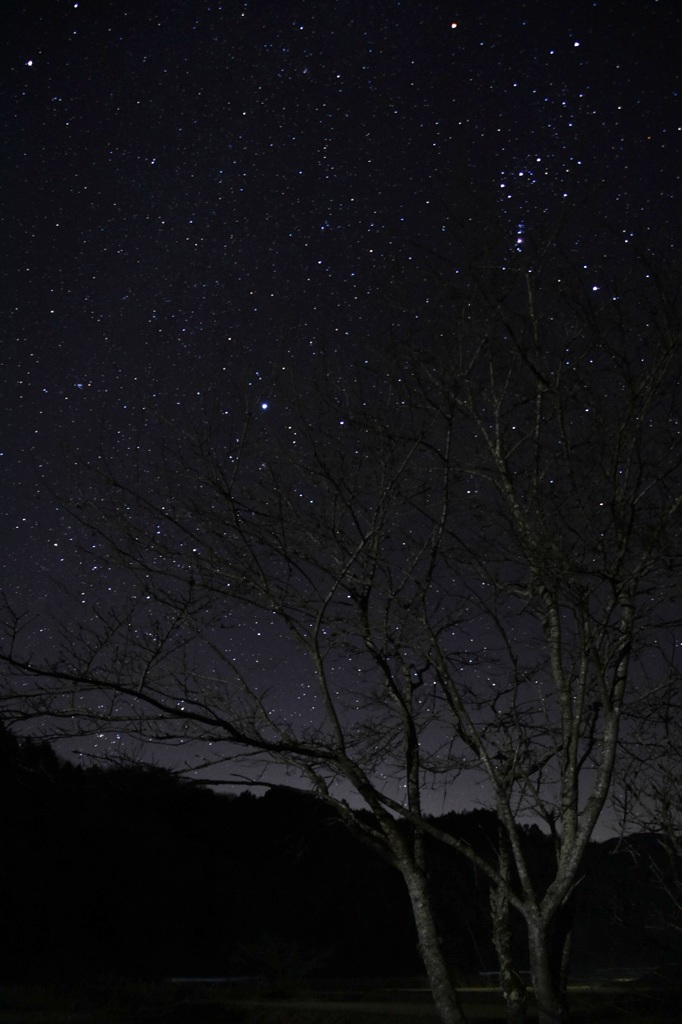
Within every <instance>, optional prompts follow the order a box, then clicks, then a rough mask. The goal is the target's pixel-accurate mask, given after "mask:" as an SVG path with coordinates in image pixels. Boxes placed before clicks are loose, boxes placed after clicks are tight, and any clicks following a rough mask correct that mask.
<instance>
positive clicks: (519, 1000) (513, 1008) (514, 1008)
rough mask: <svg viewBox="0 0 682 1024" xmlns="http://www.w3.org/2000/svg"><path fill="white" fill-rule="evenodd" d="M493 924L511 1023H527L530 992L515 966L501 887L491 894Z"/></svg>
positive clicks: (507, 902)
mask: <svg viewBox="0 0 682 1024" xmlns="http://www.w3.org/2000/svg"><path fill="white" fill-rule="evenodd" d="M490 910H491V916H492V924H493V944H494V946H495V952H496V953H497V961H498V963H499V965H500V989H501V990H502V995H503V997H504V1002H505V1005H506V1007H507V1020H508V1021H509V1024H525V1020H526V1005H527V1001H528V994H527V992H526V986H525V985H524V983H523V981H522V979H521V976H520V975H519V973H518V971H517V970H516V968H515V966H514V960H513V957H512V951H511V928H510V925H509V900H508V899H507V894H506V892H505V891H504V889H502V888H501V887H500V886H496V887H494V888H493V889H492V890H491V893H490Z"/></svg>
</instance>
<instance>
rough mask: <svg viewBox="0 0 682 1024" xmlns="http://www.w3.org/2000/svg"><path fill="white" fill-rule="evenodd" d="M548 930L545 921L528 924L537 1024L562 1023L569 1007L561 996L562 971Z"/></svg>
mask: <svg viewBox="0 0 682 1024" xmlns="http://www.w3.org/2000/svg"><path fill="white" fill-rule="evenodd" d="M550 945H551V944H550V935H549V929H548V928H547V925H546V924H545V923H544V922H538V921H529V922H528V952H529V955H530V969H531V973H532V975H533V988H534V989H535V1002H536V1004H537V1011H538V1024H562V1022H564V1021H565V1020H566V1005H565V1002H564V1000H563V998H562V994H561V981H560V971H559V970H558V969H557V967H558V965H557V964H556V962H555V958H554V957H553V956H552V950H551V948H550Z"/></svg>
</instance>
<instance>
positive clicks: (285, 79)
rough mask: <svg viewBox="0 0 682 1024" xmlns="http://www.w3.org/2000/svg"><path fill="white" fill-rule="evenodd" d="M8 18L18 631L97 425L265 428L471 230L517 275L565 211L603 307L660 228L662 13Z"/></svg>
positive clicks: (40, 588)
mask: <svg viewBox="0 0 682 1024" xmlns="http://www.w3.org/2000/svg"><path fill="white" fill-rule="evenodd" d="M3 20H4V24H3V27H2V33H0V35H1V36H2V43H1V44H0V46H1V47H2V104H1V110H2V113H1V116H2V120H3V124H2V133H3V140H4V159H3V164H2V167H3V206H2V211H3V221H4V226H3V230H2V259H3V264H4V266H3V277H4V285H3V289H2V302H3V304H4V308H3V311H2V341H1V345H2V349H1V352H2V356H1V358H2V373H1V375H0V387H1V388H2V419H1V420H0V429H1V436H0V452H1V454H0V493H1V494H2V499H3V500H2V503H1V506H0V575H1V577H2V587H3V588H4V590H5V591H6V592H7V593H8V594H9V595H10V596H11V597H13V598H14V599H15V600H17V602H18V603H19V604H20V605H27V604H29V605H32V606H36V605H40V603H41V602H43V601H44V600H46V598H48V597H49V595H50V594H51V592H52V584H51V583H50V579H51V578H52V577H54V576H57V577H59V576H60V574H62V575H63V574H64V573H68V572H69V571H71V570H68V569H67V568H65V567H66V566H67V565H68V564H69V549H70V547H71V546H72V545H73V543H75V542H76V541H77V539H78V538H77V536H76V533H77V531H76V528H75V526H74V525H73V524H72V523H71V522H70V521H69V520H68V519H67V518H66V517H65V516H64V515H63V514H62V513H61V512H60V511H59V508H58V502H57V500H56V499H55V497H54V496H53V493H52V492H53V488H54V487H59V484H60V481H62V480H63V479H64V478H65V474H66V472H67V471H68V469H69V464H70V462H71V461H73V460H74V459H75V458H79V457H81V456H85V457H87V455H88V453H89V451H90V449H91V448H92V446H93V445H94V444H95V443H96V441H97V438H98V437H99V431H100V428H101V426H102V425H103V424H104V425H105V427H106V429H107V430H108V431H110V432H112V431H113V432H114V433H115V435H116V436H117V438H118V441H119V444H120V446H121V447H122V448H123V449H125V448H126V446H129V447H130V448H131V449H132V448H134V447H135V446H136V445H138V444H139V443H140V439H139V435H138V434H136V431H135V429H134V424H135V423H136V415H137V410H139V408H140V407H141V406H142V405H143V404H144V403H145V401H147V400H149V399H150V398H151V399H152V400H155V401H158V402H161V403H162V404H164V406H165V408H167V409H169V410H171V412H172V413H173V415H175V416H177V417H178V418H179V419H180V420H181V419H182V416H183V412H184V410H186V409H187V408H188V407H189V405H190V404H191V402H192V401H193V400H194V399H195V398H196V396H197V394H199V395H200V394H201V393H202V392H203V391H204V390H206V389H208V388H209V387H216V386H217V387H218V388H219V387H220V382H221V380H223V379H224V380H225V381H228V380H229V381H233V380H234V379H235V378H238V379H239V380H243V382H244V385H243V386H244V388H246V389H248V388H251V389H253V394H254V395H255V396H256V399H257V401H259V402H261V401H262V402H263V403H268V404H269V405H271V404H272V403H273V402H274V403H275V404H276V395H272V394H271V390H270V381H271V379H272V378H273V376H274V374H275V371H276V370H277V369H279V368H280V367H281V366H288V365H294V366H296V367H298V368H299V369H300V370H301V371H302V372H305V368H306V366H307V364H308V363H309V361H310V360H313V359H315V358H316V356H317V355H318V354H319V353H320V352H323V351H325V350H329V349H332V350H333V351H334V352H335V353H337V354H338V353H341V354H343V353H345V352H346V351H348V352H349V353H351V352H352V353H353V354H354V355H357V354H358V353H362V352H363V351H365V350H367V351H370V350H371V346H372V339H373V337H376V336H377V332H381V331H382V330H383V329H384V328H385V327H386V326H387V325H388V324H389V321H390V318H391V316H393V315H394V314H393V312H392V311H391V310H390V309H389V306H390V303H388V302H387V295H388V294H389V293H390V290H391V287H392V285H393V283H394V280H395V275H396V273H397V270H396V268H400V273H401V274H402V275H405V274H407V277H408V279H409V275H410V274H411V273H412V274H413V275H414V281H415V283H416V284H417V285H418V283H419V280H420V277H419V275H420V274H421V273H422V269H423V264H422V262H421V260H420V253H423V252H424V251H435V252H444V253H445V252H449V251H450V250H449V245H450V237H451V232H452V225H453V222H460V223H461V222H462V221H466V220H467V219H469V220H472V218H473V214H472V211H473V210H475V209H477V208H480V207H483V208H485V207H487V208H491V209H494V210H495V211H496V214H497V215H499V217H500V218H501V220H502V223H503V224H504V226H505V230H506V231H508V237H509V246H510V249H514V248H516V249H518V248H520V247H523V245H524V244H525V237H526V233H527V232H529V231H532V230H540V231H542V230H543V229H547V227H548V225H551V223H552V221H553V218H555V217H556V216H557V215H558V212H559V211H560V210H562V209H563V210H566V209H567V208H568V209H569V210H571V211H572V214H571V216H572V225H573V228H572V230H573V242H574V245H575V251H576V253H577V254H579V258H580V259H581V260H582V261H583V265H584V267H585V271H586V273H587V274H594V276H595V287H596V286H598V271H597V269H596V268H597V266H598V263H599V260H600V258H601V256H602V255H603V246H604V245H605V244H608V245H609V246H611V247H612V248H613V249H615V250H616V251H617V250H618V249H619V247H623V251H625V247H626V246H627V245H632V244H633V242H635V241H636V239H637V233H638V232H639V231H641V229H642V225H643V224H646V225H648V226H649V227H651V226H654V227H660V228H661V230H665V228H666V227H667V226H668V225H672V223H673V221H674V220H675V219H676V218H677V216H678V213H679V204H680V191H681V190H680V167H681V166H682V160H681V159H680V141H681V139H682V116H681V112H680V106H679V86H680V60H679V54H680V52H681V48H680V44H681V43H682V32H681V22H682V14H681V13H679V11H678V7H677V4H675V3H673V2H672V0H640V2H634V0H579V2H566V0H514V2H511V3H510V2H508V0H507V2H500V0H450V2H447V3H446V2H442V0H372V2H367V0H364V2H362V3H359V2H355V0H224V2H222V3H221V2H204V0H164V2H163V3H161V2H159V0H147V2H145V3H134V4H133V3H128V2H126V0H115V2H114V0H79V2H77V3H76V2H71V0H51V2H48V0H35V2H24V3H13V4H10V5H7V7H6V9H5V14H4V19H3ZM595 221H599V222H600V223H603V224H604V225H607V227H608V230H607V231H606V233H605V234H602V236H601V238H600V241H599V242H597V241H595V240H592V241H589V242H588V241H586V239H587V238H588V234H589V227H590V225H593V224H594V222H595ZM605 238H606V239H608V242H607V243H606V242H605V241H604V239H605ZM600 246H601V247H602V248H601V249H600ZM411 268H413V269H411Z"/></svg>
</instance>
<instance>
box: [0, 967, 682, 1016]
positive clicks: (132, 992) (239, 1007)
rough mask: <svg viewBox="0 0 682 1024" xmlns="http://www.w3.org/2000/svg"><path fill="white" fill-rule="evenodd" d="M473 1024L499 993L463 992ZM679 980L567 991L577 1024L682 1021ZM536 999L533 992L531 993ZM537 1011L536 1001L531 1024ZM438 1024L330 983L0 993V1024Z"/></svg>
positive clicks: (500, 1012) (402, 995) (424, 1007)
mask: <svg viewBox="0 0 682 1024" xmlns="http://www.w3.org/2000/svg"><path fill="white" fill-rule="evenodd" d="M460 994H461V998H462V1003H463V1006H464V1009H465V1012H466V1013H467V1015H468V1017H469V1019H470V1020H471V1021H476V1022H478V1024H484V1022H489V1024H498V1022H504V1020H505V1015H504V1007H503V1003H502V999H501V997H500V995H499V993H498V992H497V990H496V989H494V988H463V989H461V991H460ZM681 995H682V992H681V989H680V986H679V985H677V984H676V979H674V978H673V980H672V982H671V981H670V980H669V979H667V980H666V981H663V980H661V979H653V980H652V981H650V982H648V981H647V982H625V983H621V984H611V985H599V986H587V985H585V986H576V987H575V988H573V989H571V991H570V1003H571V1016H570V1021H571V1022H572V1024H680V1021H682V1012H681V1011H680V1006H681V1005H682V1003H681V1002H680V999H681ZM531 1000H532V994H531ZM533 1019H535V1018H534V1013H533V1009H532V1004H531V1010H530V1013H529V1020H531V1021H532V1020H533ZM364 1021H367V1022H369V1024H389V1022H391V1021H398V1022H400V1024H431V1022H433V1024H436V1022H437V1015H436V1013H435V1011H434V1009H433V1006H432V1005H431V1001H430V995H429V993H428V991H426V990H425V989H423V988H400V987H398V986H395V987H390V988H388V987H382V988H375V987H371V988H370V987H360V986H353V985H345V986H344V987H343V988H340V987H336V986H332V985H330V986H329V987H326V988H323V987H319V988H316V990H315V991H308V992H300V993H296V994H292V995H291V996H289V997H287V998H284V997H267V996H264V995H263V994H261V993H258V992H257V991H253V992H248V993H247V992H245V991H243V990H241V991H240V990H238V989H234V988H233V989H230V988H229V987H227V986H223V985H215V984H214V985H207V984H193V985H172V984H166V985H143V984H140V985H137V984H133V983H130V982H121V983H116V982H108V983H106V984H102V985H101V986H99V987H95V986H90V987H89V988H88V990H87V991H83V992H76V991H74V990H73V989H59V988H47V987H45V988H33V989H13V988H4V989H1V990H0V1024H362V1022H364Z"/></svg>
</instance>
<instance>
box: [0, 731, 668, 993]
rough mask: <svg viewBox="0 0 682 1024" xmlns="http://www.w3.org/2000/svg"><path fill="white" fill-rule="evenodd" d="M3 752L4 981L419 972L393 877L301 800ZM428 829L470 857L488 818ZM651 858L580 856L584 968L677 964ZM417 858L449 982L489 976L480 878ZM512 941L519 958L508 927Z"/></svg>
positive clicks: (41, 747)
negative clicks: (453, 970)
mask: <svg viewBox="0 0 682 1024" xmlns="http://www.w3.org/2000/svg"><path fill="white" fill-rule="evenodd" d="M0 751H1V756H0V793H1V799H2V809H3V811H2V813H3V842H2V844H1V845H0V871H1V872H2V878H3V880H4V899H3V912H2V928H3V933H4V935H5V936H6V938H7V940H8V941H7V942H6V944H5V954H4V957H3V958H2V961H1V962H0V979H1V980H2V981H3V982H4V983H16V982H29V981H36V980H42V981H45V980H47V981H49V980H65V981H69V980H73V979H78V980H80V981H82V980H83V979H84V978H90V979H95V978H101V977H104V976H106V977H111V976H118V977H134V978H150V979H161V978H167V977H172V976H193V977H206V976H223V977H224V976H235V975H236V976H245V975H246V976H249V975H250V976H253V977H257V978H259V979H260V980H261V982H262V984H263V985H264V986H265V987H267V988H270V989H271V990H279V991H287V990H288V989H289V988H290V987H291V986H292V985H297V984H299V983H300V982H301V981H302V980H304V979H306V978H314V977H344V976H346V977H351V976H353V977H368V976H369V977H380V976H386V977H390V976H402V977H405V976H409V975H416V974H418V973H420V971H421V969H422V967H421V962H420V958H419V952H418V948H417V938H416V934H415V930H414V923H413V920H412V915H411V911H410V906H409V902H408V899H407V896H406V894H405V891H404V886H403V885H402V882H401V879H400V876H399V873H398V872H397V871H396V870H395V869H394V868H393V867H391V866H390V865H389V864H388V863H386V861H385V860H383V859H382V858H381V857H379V856H377V854H376V853H375V852H374V851H372V850H371V849H369V848H368V847H367V846H366V845H365V844H363V843H362V842H360V841H359V840H358V839H357V838H356V837H355V836H353V835H352V834H351V833H350V832H349V831H348V829H347V828H346V826H345V825H344V823H343V822H342V821H341V820H340V818H339V816H338V815H337V814H336V813H335V812H334V811H333V810H332V809H331V808H330V807H329V806H327V805H325V804H324V803H322V802H321V801H319V800H317V799H315V798H314V797H312V796H311V795H309V794H306V793H296V792H293V791H291V790H287V789H283V788H280V789H273V790H271V791H269V792H268V793H267V794H266V795H265V796H263V797H259V798H257V797H255V796H253V795H251V794H243V795H240V796H238V797H229V796H223V795H218V794H216V793H215V792H214V791H212V790H210V789H207V788H206V787H204V786H198V785H195V784H191V783H187V782H183V781H182V780H180V779H178V777H177V776H175V775H173V774H171V773H169V772H166V771H164V770H162V769H156V768H148V767H147V768H144V767H141V768H118V769H103V768H98V767H90V768H83V767H80V766H74V765H72V764H70V763H68V762H65V761H63V760H61V759H60V758H58V757H57V756H56V754H55V753H54V751H53V750H52V748H51V747H50V746H49V745H48V744H47V743H44V742H40V741H36V740H30V739H17V738H16V737H15V736H13V735H12V734H11V733H9V732H7V731H6V730H2V732H0ZM438 823H439V825H440V827H441V828H445V829H447V830H448V831H451V832H452V834H453V835H456V836H458V837H459V838H461V839H465V840H466V841H467V842H470V843H471V844H472V846H474V847H477V848H478V849H480V850H481V851H482V852H485V849H486V847H487V846H489V845H490V844H494V843H495V842H496V834H497V833H496V824H495V820H494V816H493V815H492V814H491V813H490V812H488V811H473V812H468V813H462V814H449V815H446V816H444V817H442V818H440V819H438ZM525 842H526V844H527V846H528V848H529V854H528V857H529V861H530V862H531V863H532V864H533V865H534V870H535V871H536V872H537V875H538V880H539V881H540V883H541V879H542V876H543V873H545V874H547V873H548V872H549V871H550V870H551V864H550V861H551V855H552V851H551V844H550V843H549V842H548V840H547V837H546V836H543V834H542V833H541V832H540V830H539V829H537V828H530V829H528V830H526V833H525ZM660 851H661V848H660V846H659V845H658V843H657V842H656V840H655V839H654V838H653V837H647V836H639V837H633V838H632V839H631V840H630V842H629V843H627V844H625V845H623V846H620V847H619V846H618V844H617V843H615V842H609V843H604V844H592V846H591V847H590V853H589V860H590V862H591V863H590V870H589V873H588V878H587V879H586V882H585V887H584V890H583V892H582V893H581V895H580V899H579V903H578V908H577V913H576V922H575V931H576V935H577V940H578V941H577V942H576V947H577V948H578V949H579V957H578V962H577V963H576V968H577V969H578V970H582V972H584V973H588V972H591V973H592V974H594V972H595V970H598V969H600V968H602V969H607V968H616V967H622V966H628V967H632V966H636V965H639V966H640V967H641V969H642V970H643V971H644V970H646V969H647V967H649V966H653V965H655V964H657V963H660V962H661V961H663V960H666V959H671V958H672V957H673V956H674V953H675V949H676V942H678V943H679V936H678V937H677V938H676V936H675V932H674V929H673V928H671V923H672V922H671V919H670V912H671V909H672V905H671V903H670V901H669V900H667V898H666V894H665V892H664V890H663V889H662V888H659V887H657V886H656V885H655V884H654V876H653V874H652V872H651V871H650V858H652V857H653V858H654V859H655V863H656V864H657V865H658V867H659V868H664V867H665V857H664V856H662V855H661V852H660ZM428 854H429V872H430V876H431V880H432V883H433V890H434V892H435V893H436V894H437V898H436V906H435V910H436V918H437V923H438V927H439V930H440V933H441V941H442V943H443V947H444V950H445V952H446V955H447V957H448V959H449V960H450V961H451V962H453V963H457V964H458V965H460V968H459V969H460V972H461V974H462V977H461V978H460V980H464V979H465V977H466V975H467V974H468V975H469V976H470V977H471V978H474V977H477V976H478V975H479V974H480V972H482V971H491V970H495V969H496V959H495V951H494V949H493V948H492V946H491V942H490V927H489V921H488V916H489V913H490V911H489V897H490V885H489V883H488V881H487V880H486V878H485V877H484V876H482V875H481V874H480V873H477V872H476V871H474V870H473V868H472V867H471V864H470V863H469V861H467V860H466V859H464V858H460V860H459V862H458V863H457V866H456V870H453V866H452V859H451V857H450V856H449V855H448V856H445V854H444V851H443V849H442V847H441V846H440V845H437V844H430V845H429V850H428ZM635 854H637V855H636V856H635ZM455 910H456V913H455ZM453 923H456V924H457V930H456V931H455V930H453V927H452V925H453ZM513 933H514V934H513V941H514V946H515V950H516V952H517V953H518V955H519V956H522V952H521V951H522V949H523V928H522V922H521V920H520V919H519V920H517V921H515V922H514V926H513ZM677 952H678V953H679V949H678V950H677ZM520 962H521V963H522V961H520Z"/></svg>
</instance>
